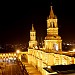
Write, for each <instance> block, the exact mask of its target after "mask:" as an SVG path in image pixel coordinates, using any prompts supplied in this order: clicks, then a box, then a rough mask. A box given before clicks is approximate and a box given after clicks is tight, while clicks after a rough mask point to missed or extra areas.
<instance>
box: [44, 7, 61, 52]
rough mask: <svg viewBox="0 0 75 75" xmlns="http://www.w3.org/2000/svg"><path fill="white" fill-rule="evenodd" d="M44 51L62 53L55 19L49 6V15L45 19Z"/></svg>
mask: <svg viewBox="0 0 75 75" xmlns="http://www.w3.org/2000/svg"><path fill="white" fill-rule="evenodd" d="M44 41H45V49H46V50H47V49H48V52H53V51H62V40H61V37H60V36H59V35H58V25H57V17H56V15H54V13H53V9H52V6H51V11H50V15H49V17H48V18H47V36H46V37H45V40H44Z"/></svg>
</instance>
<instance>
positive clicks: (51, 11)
mask: <svg viewBox="0 0 75 75" xmlns="http://www.w3.org/2000/svg"><path fill="white" fill-rule="evenodd" d="M50 7H51V10H50V18H52V19H53V18H54V12H53V9H52V6H50Z"/></svg>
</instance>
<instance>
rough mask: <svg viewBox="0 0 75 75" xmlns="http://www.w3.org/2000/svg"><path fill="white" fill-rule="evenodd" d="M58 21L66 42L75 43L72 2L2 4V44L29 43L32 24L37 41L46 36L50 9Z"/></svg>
mask: <svg viewBox="0 0 75 75" xmlns="http://www.w3.org/2000/svg"><path fill="white" fill-rule="evenodd" d="M51 2H52V5H53V10H54V13H55V15H57V17H58V25H59V35H60V36H61V37H62V40H63V41H73V40H75V4H74V1H73V0H70V1H69V0H68V1H66V0H44V1H43V0H42V1H41V0H30V1H29V0H25V1H24V2H23V1H10V2H7V1H6V2H4V1H3V2H0V3H1V5H0V43H16V44H17V43H28V41H29V38H30V37H29V34H30V33H29V31H30V29H31V26H32V23H33V24H34V27H35V29H36V32H37V38H39V39H40V37H42V38H43V39H44V37H45V36H46V26H47V25H46V20H47V16H49V12H50V5H51Z"/></svg>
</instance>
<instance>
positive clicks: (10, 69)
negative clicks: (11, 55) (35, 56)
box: [3, 64, 23, 75]
mask: <svg viewBox="0 0 75 75" xmlns="http://www.w3.org/2000/svg"><path fill="white" fill-rule="evenodd" d="M3 75H23V74H22V72H21V70H20V68H19V66H18V65H17V64H8V65H7V66H6V68H5V73H4V74H3Z"/></svg>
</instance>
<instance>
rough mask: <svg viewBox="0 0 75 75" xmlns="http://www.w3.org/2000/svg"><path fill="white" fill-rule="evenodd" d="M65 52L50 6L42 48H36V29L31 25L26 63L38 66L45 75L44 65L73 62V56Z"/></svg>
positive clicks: (74, 61)
mask: <svg viewBox="0 0 75 75" xmlns="http://www.w3.org/2000/svg"><path fill="white" fill-rule="evenodd" d="M67 54H68V53H67V52H63V51H62V39H61V37H60V36H59V35H58V23H57V16H56V15H55V14H54V12H53V9H52V6H51V9H50V14H49V17H48V18H47V36H46V37H45V40H44V47H43V48H42V49H38V48H37V41H36V31H35V29H34V27H33V25H32V30H31V31H30V41H29V48H28V63H29V64H32V65H33V66H34V67H36V68H38V70H39V71H40V72H41V73H42V75H46V71H44V69H43V68H44V67H47V66H52V65H67V64H74V63H75V58H74V57H70V56H68V55H67Z"/></svg>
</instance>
